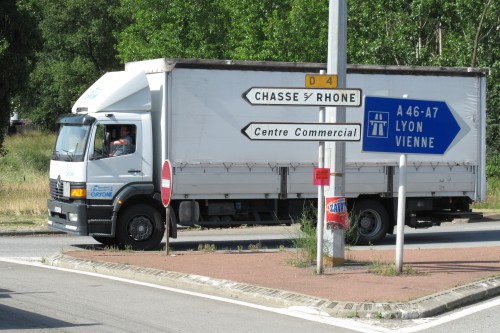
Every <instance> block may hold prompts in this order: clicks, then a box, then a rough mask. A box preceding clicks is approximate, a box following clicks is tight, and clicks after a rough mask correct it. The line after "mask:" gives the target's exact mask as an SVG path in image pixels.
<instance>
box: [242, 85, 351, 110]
mask: <svg viewBox="0 0 500 333" xmlns="http://www.w3.org/2000/svg"><path fill="white" fill-rule="evenodd" d="M242 97H243V98H244V99H246V100H247V102H248V103H250V104H252V105H295V106H350V107H356V106H361V89H308V88H269V87H252V88H250V89H248V90H247V91H245V92H244V93H243V95H242Z"/></svg>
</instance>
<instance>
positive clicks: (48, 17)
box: [19, 0, 128, 129]
mask: <svg viewBox="0 0 500 333" xmlns="http://www.w3.org/2000/svg"><path fill="white" fill-rule="evenodd" d="M31 1H32V2H31V5H32V6H33V8H34V9H35V10H36V12H37V14H38V22H39V25H38V26H39V29H40V31H41V35H42V38H43V48H42V50H41V51H40V52H38V53H37V56H36V60H37V63H36V67H35V69H34V70H33V71H32V72H31V75H30V81H29V83H30V84H29V87H28V89H27V90H26V91H24V92H21V94H20V98H19V100H20V109H21V110H22V112H23V113H26V114H29V116H30V118H31V119H32V120H34V121H35V122H36V123H37V124H39V125H41V126H42V127H43V128H46V129H54V127H55V122H56V119H57V117H58V116H59V115H60V114H62V113H68V112H70V111H71V106H72V104H73V103H74V102H75V101H76V99H77V98H78V96H79V95H81V94H82V93H83V92H84V91H85V90H86V89H87V88H88V86H89V85H90V84H91V83H92V82H93V81H95V80H96V79H97V78H98V77H99V76H101V75H102V74H104V73H105V72H107V71H112V70H118V69H121V65H120V62H119V60H118V59H117V57H116V55H117V52H116V51H115V49H114V46H115V44H116V39H115V38H114V32H115V31H119V30H121V27H122V26H123V25H125V24H128V21H127V19H126V18H125V17H123V16H121V13H120V12H119V11H118V8H119V6H120V4H119V0H94V1H86V0H31Z"/></svg>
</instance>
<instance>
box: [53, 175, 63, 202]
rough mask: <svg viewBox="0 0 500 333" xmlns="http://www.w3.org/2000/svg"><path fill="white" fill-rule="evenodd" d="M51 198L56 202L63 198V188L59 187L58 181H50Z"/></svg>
mask: <svg viewBox="0 0 500 333" xmlns="http://www.w3.org/2000/svg"><path fill="white" fill-rule="evenodd" d="M50 197H51V198H52V199H55V200H60V199H62V197H63V186H62V183H60V186H59V187H58V186H57V179H51V180H50Z"/></svg>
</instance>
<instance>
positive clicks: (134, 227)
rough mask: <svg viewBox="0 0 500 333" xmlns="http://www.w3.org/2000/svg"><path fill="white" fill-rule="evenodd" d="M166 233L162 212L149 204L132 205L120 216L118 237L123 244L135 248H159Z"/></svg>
mask: <svg viewBox="0 0 500 333" xmlns="http://www.w3.org/2000/svg"><path fill="white" fill-rule="evenodd" d="M164 234H165V225H164V223H163V218H162V216H161V214H160V213H159V212H158V211H157V210H156V209H154V208H153V207H151V206H149V205H134V206H131V207H129V208H126V209H125V211H124V212H123V213H121V214H120V216H119V217H118V228H117V238H118V240H119V241H120V244H121V245H123V246H131V247H132V249H134V250H153V249H157V248H159V247H160V243H161V240H162V238H163V236H164Z"/></svg>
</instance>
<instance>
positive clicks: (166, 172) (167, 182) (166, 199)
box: [161, 160, 172, 207]
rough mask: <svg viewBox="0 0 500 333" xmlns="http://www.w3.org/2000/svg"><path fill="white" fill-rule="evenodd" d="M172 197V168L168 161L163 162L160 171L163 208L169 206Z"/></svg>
mask: <svg viewBox="0 0 500 333" xmlns="http://www.w3.org/2000/svg"><path fill="white" fill-rule="evenodd" d="M171 197H172V166H171V164H170V161H169V160H166V161H165V162H163V167H162V169H161V201H162V202H163V206H165V207H167V206H168V205H169V204H170V199H171Z"/></svg>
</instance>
